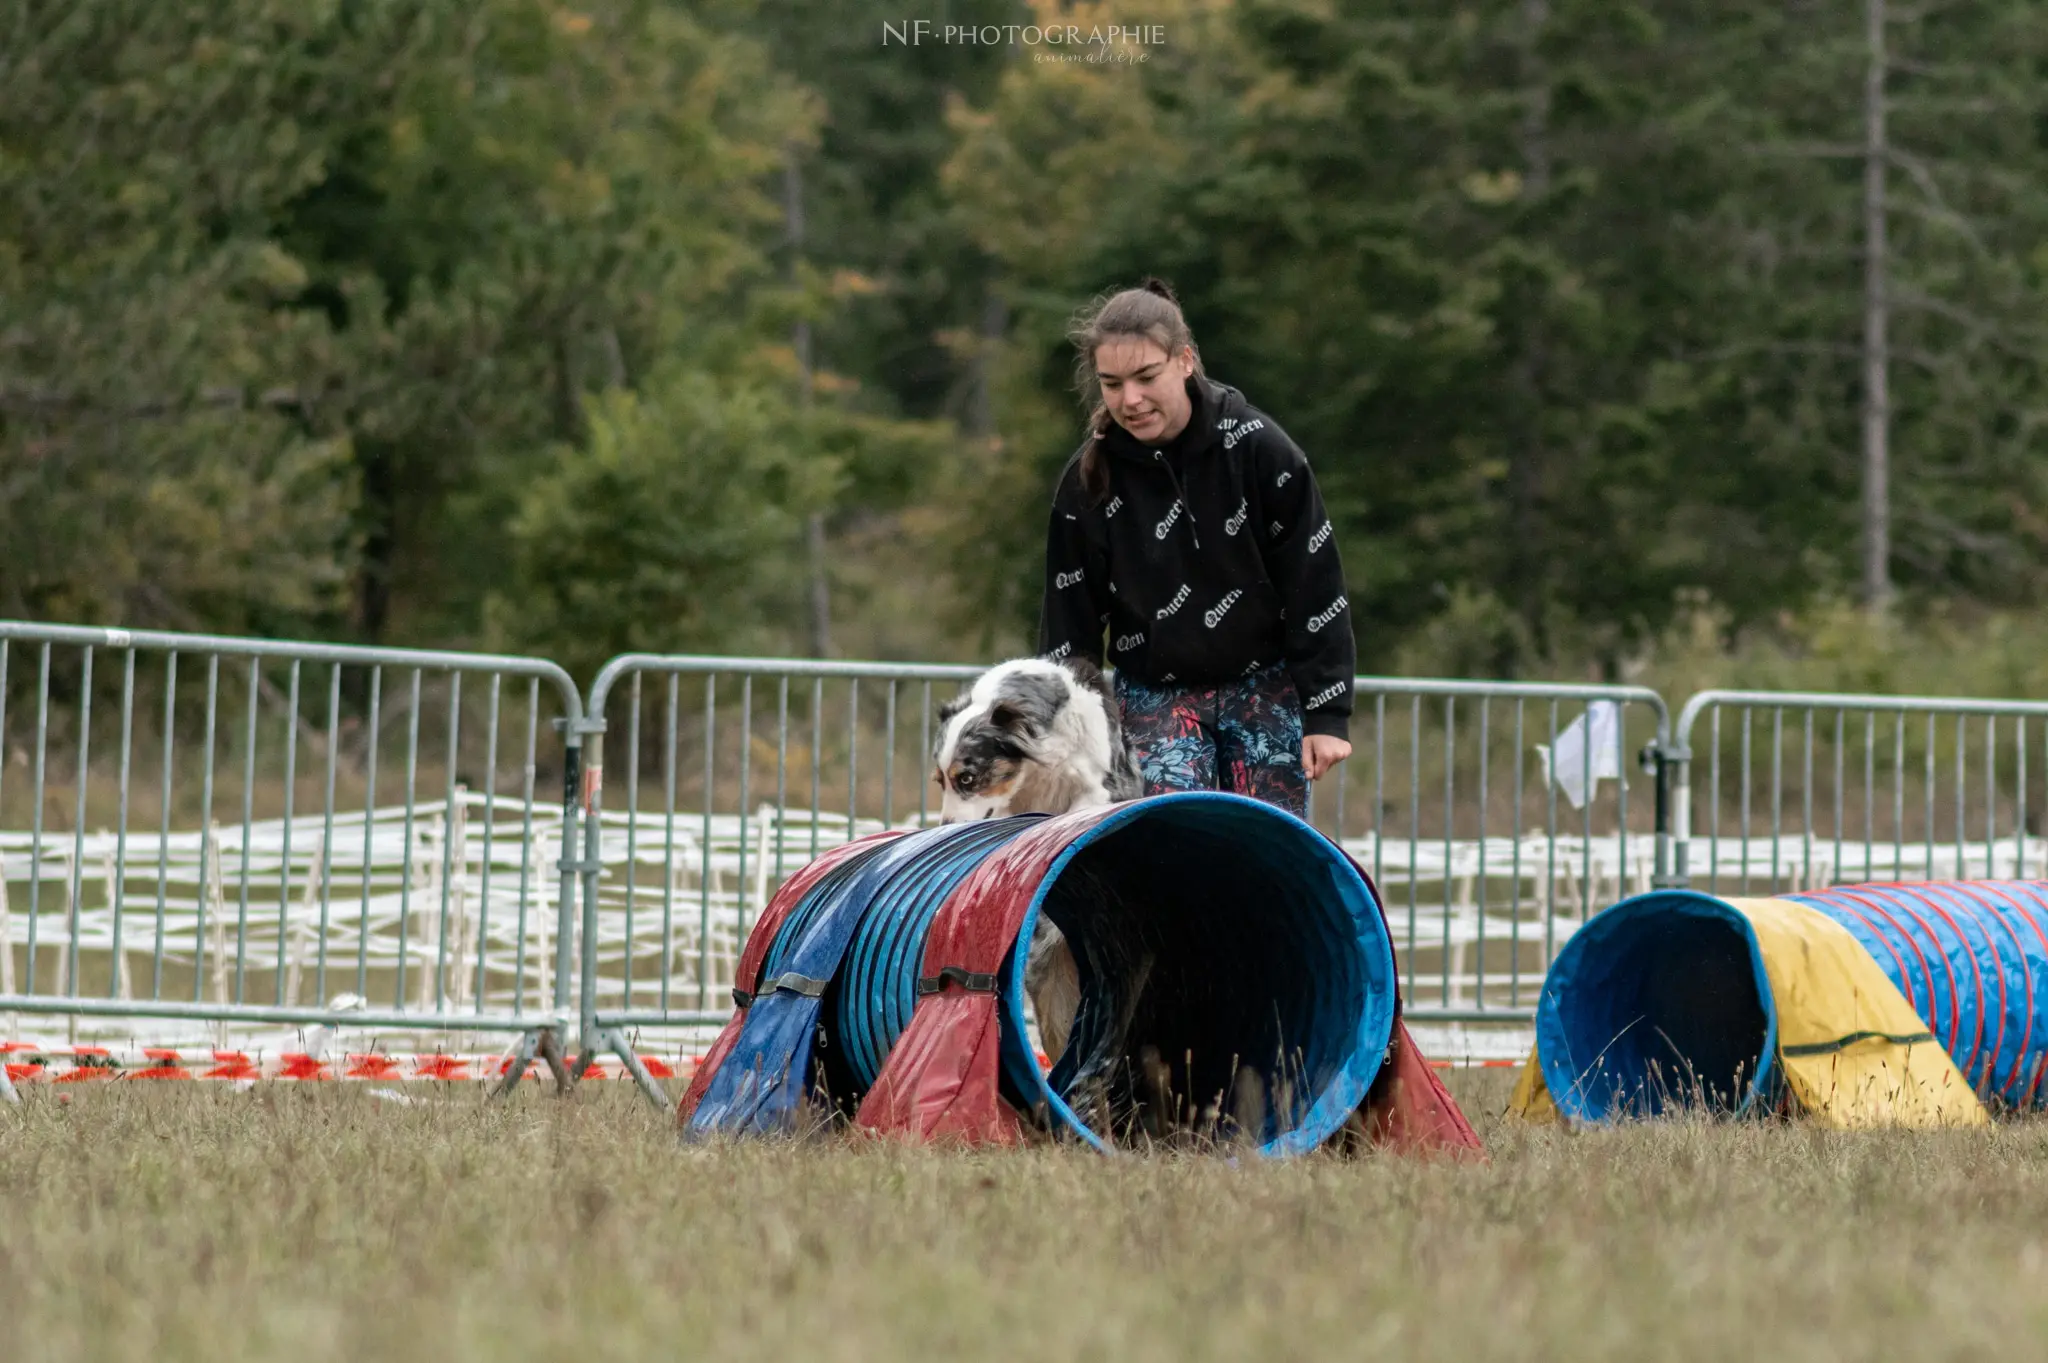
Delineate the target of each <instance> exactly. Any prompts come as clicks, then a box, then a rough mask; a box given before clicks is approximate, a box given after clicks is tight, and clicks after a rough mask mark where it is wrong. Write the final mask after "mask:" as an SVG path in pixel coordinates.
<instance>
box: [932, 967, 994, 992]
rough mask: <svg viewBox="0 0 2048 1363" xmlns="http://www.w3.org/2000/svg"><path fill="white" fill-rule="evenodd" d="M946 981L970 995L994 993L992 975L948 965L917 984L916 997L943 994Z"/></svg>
mask: <svg viewBox="0 0 2048 1363" xmlns="http://www.w3.org/2000/svg"><path fill="white" fill-rule="evenodd" d="M947 980H951V981H952V982H953V983H955V984H957V985H959V986H960V987H961V988H962V989H964V990H966V991H967V992H968V993H970V994H993V993H995V992H996V977H995V976H994V975H983V974H979V973H977V972H975V971H972V970H966V969H963V968H962V967H960V966H957V965H949V966H946V967H944V968H943V969H941V970H940V971H939V973H938V974H936V975H928V976H926V977H925V978H923V979H920V980H919V981H918V982H917V994H918V997H919V998H923V997H924V996H925V995H927V994H938V993H943V992H944V990H945V988H946V981H947Z"/></svg>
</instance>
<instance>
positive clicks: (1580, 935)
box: [1535, 889, 1778, 1126]
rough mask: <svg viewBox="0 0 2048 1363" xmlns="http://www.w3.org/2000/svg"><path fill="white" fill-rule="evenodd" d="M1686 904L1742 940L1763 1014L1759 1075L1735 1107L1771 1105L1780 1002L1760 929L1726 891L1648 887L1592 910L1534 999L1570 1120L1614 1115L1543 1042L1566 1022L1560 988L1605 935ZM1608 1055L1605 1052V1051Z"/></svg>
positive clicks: (1540, 1059)
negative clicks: (1593, 1102) (1588, 1103)
mask: <svg viewBox="0 0 2048 1363" xmlns="http://www.w3.org/2000/svg"><path fill="white" fill-rule="evenodd" d="M1673 907H1682V908H1683V909H1684V910H1685V911H1687V912H1690V913H1693V914H1695V915H1696V916H1698V917H1702V918H1709V919H1714V920H1717V921H1719V922H1721V923H1724V924H1726V925H1727V926H1728V927H1730V928H1733V929H1734V930H1735V933H1736V935H1737V936H1739V937H1740V938H1741V939H1742V943H1743V946H1744V947H1745V948H1746V949H1747V951H1748V953H1749V968H1750V975H1751V977H1752V979H1753V981H1754V983H1755V985H1756V992H1757V1003H1758V1005H1759V1006H1760V1007H1761V1008H1762V1010H1763V1015H1764V1039H1763V1047H1762V1055H1761V1057H1760V1063H1759V1064H1758V1065H1757V1069H1756V1074H1755V1076H1754V1077H1753V1078H1752V1079H1751V1080H1750V1083H1749V1090H1748V1092H1746V1093H1745V1094H1744V1095H1743V1098H1742V1102H1741V1103H1740V1104H1739V1105H1738V1106H1737V1107H1736V1110H1735V1112H1736V1115H1737V1116H1747V1115H1749V1114H1751V1113H1753V1112H1756V1111H1757V1110H1758V1109H1759V1108H1761V1107H1763V1106H1765V1105H1767V1104H1768V1103H1769V1101H1770V1094H1771V1091H1772V1089H1773V1088H1774V1086H1775V1085H1776V1083H1777V1080H1778V1072H1777V1071H1778V1004H1777V999H1776V998H1775V996H1774V995H1773V994H1772V992H1771V979H1770V975H1769V973H1768V972H1767V971H1766V970H1765V969H1764V956H1763V947H1762V945H1761V944H1760V943H1759V942H1758V941H1757V936H1756V928H1755V927H1754V926H1753V925H1752V924H1751V923H1750V921H1749V919H1748V917H1747V916H1745V915H1744V914H1743V913H1742V911H1741V910H1739V909H1737V908H1736V907H1735V906H1734V905H1732V904H1730V903H1729V902H1728V900H1727V898H1726V897H1725V896H1721V895H1714V894H1708V893H1706V892H1704V891H1701V890H1681V889H1670V890H1650V891H1648V892H1647V893H1644V894H1638V895H1631V896H1629V897H1628V898H1627V899H1623V900H1620V901H1619V902H1617V903H1615V904H1613V905H1610V906H1609V907H1608V908H1607V909H1605V910H1603V911H1602V912H1600V913H1597V914H1595V915H1593V917H1592V918H1590V919H1588V920H1587V921H1586V923H1585V925H1584V926H1583V927H1581V928H1580V929H1579V930H1578V931H1577V932H1575V933H1573V934H1572V935H1571V937H1570V938H1569V939H1568V940H1567V941H1566V942H1565V944H1564V946H1563V947H1561V948H1560V949H1559V950H1558V953H1557V956H1556V957H1555V959H1553V960H1552V961H1551V963H1550V969H1549V971H1548V972H1546V974H1545V977H1544V981H1543V993H1542V996H1541V997H1540V998H1539V999H1538V1000H1537V1001H1536V1041H1535V1049H1536V1061H1537V1065H1538V1066H1539V1068H1540V1069H1541V1070H1542V1072H1543V1083H1544V1087H1545V1088H1546V1089H1548V1090H1549V1092H1550V1097H1551V1101H1552V1102H1553V1103H1554V1104H1556V1106H1557V1110H1558V1112H1559V1113H1560V1114H1561V1115H1563V1116H1564V1117H1565V1118H1566V1119H1567V1120H1568V1121H1571V1122H1575V1123H1578V1124H1581V1125H1585V1126H1600V1125H1605V1124H1606V1123H1607V1122H1609V1121H1610V1120H1611V1118H1612V1114H1610V1113H1607V1112H1592V1111H1590V1110H1588V1109H1587V1108H1586V1107H1585V1106H1583V1105H1582V1104H1581V1103H1580V1097H1579V1088H1580V1086H1579V1083H1578V1080H1577V1079H1576V1078H1575V1077H1574V1074H1573V1071H1572V1067H1571V1064H1570V1063H1569V1062H1568V1061H1566V1060H1565V1059H1562V1058H1560V1057H1558V1056H1556V1055H1555V1053H1554V1051H1553V1050H1552V1049H1551V1048H1550V1047H1548V1046H1546V1045H1545V1044H1544V1043H1545V1041H1546V1039H1547V1038H1557V1039H1561V1033H1562V1030H1563V1024H1562V1023H1561V1021H1560V1020H1559V1018H1558V1009H1559V1008H1560V1007H1561V1006H1562V1005H1561V1002H1560V993H1559V990H1560V987H1561V986H1563V985H1566V984H1567V983H1569V977H1570V976H1571V975H1572V974H1573V973H1574V972H1575V970H1576V969H1577V965H1578V961H1577V958H1578V956H1580V955H1582V954H1583V953H1584V952H1585V951H1589V950H1593V949H1595V948H1597V947H1598V946H1600V945H1601V939H1602V938H1605V937H1607V936H1610V935H1612V934H1614V933H1616V932H1620V931H1624V930H1626V929H1629V928H1632V927H1634V926H1636V920H1638V919H1640V918H1642V917H1643V916H1645V915H1646V914H1650V913H1654V912H1656V911H1658V910H1660V909H1666V908H1673ZM1603 1054H1604V1052H1603Z"/></svg>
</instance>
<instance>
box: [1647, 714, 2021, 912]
mask: <svg viewBox="0 0 2048 1363" xmlns="http://www.w3.org/2000/svg"><path fill="white" fill-rule="evenodd" d="M2037 742H2038V743H2041V744H2042V745H2043V749H2042V753H2041V756H2042V761H2041V762H2040V763H2039V764H2037V765H2036V766H2035V767H2033V768H2031V769H2030V767H2029V765H2028V754H2029V750H2030V749H2031V748H2032V747H2033V745H2034V744H2035V743H2037ZM1671 758H1672V762H1673V764H1674V797H1675V813H1674V826H1675V830H1676V842H1677V846H1676V858H1677V860H1676V862H1675V868H1676V871H1677V873H1678V875H1679V876H1681V877H1683V878H1685V879H1686V880H1688V881H1689V882H1690V883H1693V884H1696V885H1699V886H1700V887H1701V888H1704V889H1707V890H1710V891H1714V892H1719V893H1734V894H1772V893H1776V892H1779V891H1785V890H1793V889H1800V888H1806V887H1818V886H1824V885H1829V884H1838V883H1843V882H1846V881H1867V880H1932V879H1942V878H1965V877H1973V876H1981V877H1985V878H1996V877H2002V876H2011V877H2016V878H2025V877H2027V876H2029V875H2041V874H2048V841H2044V840H2043V839H2042V837H2041V835H2040V831H2039V829H2038V827H2037V825H2038V823H2039V820H2040V814H2041V811H2042V810H2043V809H2044V807H2048V800H2044V798H2043V796H2042V793H2041V792H2040V791H2039V790H2037V789H2036V788H2035V787H2036V786H2037V785H2038V784H2039V783H2040V782H2041V780H2042V778H2043V777H2044V776H2048V703H2043V702H2039V701H2017V700H1964V699H1951V698H1943V697H1930V696H1854V695H1833V694H1828V693H1819V692H1789V691H1788V692H1774V691H1703V692H1701V693H1700V694H1698V695H1696V696H1694V697H1693V698H1692V699H1691V700H1689V701H1687V702H1686V705H1685V709H1684V710H1683V711H1682V712H1681V713H1680V715H1679V718H1678V725H1677V730H1676V734H1675V736H1674V745H1673V751H1672V753H1671Z"/></svg>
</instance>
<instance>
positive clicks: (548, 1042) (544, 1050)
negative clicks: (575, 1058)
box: [491, 1027, 569, 1098]
mask: <svg viewBox="0 0 2048 1363" xmlns="http://www.w3.org/2000/svg"><path fill="white" fill-rule="evenodd" d="M536 1055H538V1056H539V1058H540V1060H541V1062H542V1063H543V1064H545V1065H546V1066H547V1067H548V1073H549V1074H550V1075H551V1076H553V1078H554V1081H555V1092H557V1093H566V1092H568V1091H569V1071H568V1067H567V1066H565V1065H564V1064H563V1063H562V1047H561V1043H560V1042H558V1041H556V1040H555V1032H554V1029H553V1028H552V1027H543V1028H541V1029H540V1030H539V1031H536V1032H527V1033H525V1034H523V1035H522V1036H521V1037H520V1038H519V1044H518V1045H517V1046H514V1047H513V1048H512V1063H511V1064H509V1065H507V1066H506V1067H505V1077H504V1078H502V1079H500V1080H499V1081H498V1086H497V1087H496V1088H494V1089H492V1090H491V1097H493V1098H503V1097H505V1096H506V1095H507V1094H511V1093H516V1092H517V1091H518V1089H519V1081H520V1080H522V1079H524V1078H525V1077H526V1072H527V1071H528V1070H529V1069H531V1068H533V1062H534V1058H535V1056H536Z"/></svg>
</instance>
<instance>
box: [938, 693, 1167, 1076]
mask: <svg viewBox="0 0 2048 1363" xmlns="http://www.w3.org/2000/svg"><path fill="white" fill-rule="evenodd" d="M933 757H934V759H935V760H936V762H937V768H938V769H937V772H936V775H937V777H938V781H939V784H940V786H941V787H942V788H943V790H944V792H945V795H944V798H943V800H942V802H941V804H940V806H939V817H940V819H941V820H942V821H943V822H945V823H965V822H968V821H970V820H974V819H993V818H997V817H1000V816H1002V815H1006V814H1030V813H1039V814H1065V813H1067V812H1069V811H1071V810H1076V809H1090V808H1093V807H1095V806H1097V805H1106V804H1115V803H1119V802H1121V801H1124V800H1135V799H1137V798H1138V797H1139V796H1140V795H1142V794H1143V793H1144V784H1143V782H1142V781H1141V780H1140V779H1139V776H1138V764H1137V761H1136V759H1135V758H1134V757H1133V756H1132V754H1131V750H1130V747H1129V745H1128V744H1127V743H1126V742H1125V740H1124V734H1123V725H1122V723H1121V722H1120V720H1119V718H1118V711H1117V703H1116V695H1115V693H1114V692H1113V691H1112V690H1111V689H1110V686H1109V682H1108V680H1107V679H1106V678H1105V677H1104V676H1103V675H1102V672H1101V670H1100V669H1098V668H1097V667H1095V666H1094V665H1093V664H1092V663H1088V662H1084V661H1080V660H1078V659H1066V660H1064V661H1061V662H1052V661H1049V660H1047V659H1044V658H1019V659H1015V660H1013V661H1011V662H1006V663H999V664H997V665H996V666H995V667H992V668H990V669H989V670H988V671H986V672H984V673H982V674H981V676H980V677H978V678H976V679H975V682H974V685H973V687H972V688H970V689H969V690H968V692H967V693H966V694H965V695H963V696H960V697H959V698H957V699H955V700H953V701H951V702H949V703H948V704H947V705H946V706H945V707H944V708H943V709H941V710H940V711H939V738H938V744H937V748H936V751H935V752H934V753H933ZM1024 985H1025V989H1026V990H1027V991H1028V992H1029V993H1030V995H1031V1004H1032V1009H1033V1011H1034V1012H1036V1013H1037V1015H1038V1032H1039V1038H1040V1040H1042V1041H1043V1042H1044V1043H1045V1053H1046V1056H1047V1057H1048V1058H1049V1059H1055V1060H1056V1059H1058V1058H1059V1055H1060V1053H1061V1052H1062V1051H1064V1050H1065V1049H1066V1045H1067V1035H1068V1033H1069V1032H1070V1031H1071V1030H1072V1028H1073V1023H1074V1013H1075V1011H1076V1010H1077V1009H1078V1008H1079V1007H1080V1004H1081V979H1080V972H1079V971H1078V969H1077V968H1076V966H1075V964H1074V954H1073V951H1072V950H1071V949H1070V948H1069V947H1068V946H1067V942H1066V939H1065V938H1064V937H1062V936H1061V935H1060V931H1059V929H1058V928H1056V927H1054V926H1053V925H1052V924H1051V923H1049V922H1047V921H1046V920H1045V919H1044V918H1043V917H1041V918H1040V919H1039V920H1038V928H1037V930H1036V932H1034V933H1033V934H1032V938H1031V955H1030V958H1029V960H1028V961H1027V962H1026V964H1025V967H1024Z"/></svg>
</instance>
